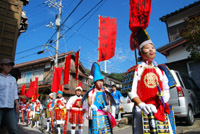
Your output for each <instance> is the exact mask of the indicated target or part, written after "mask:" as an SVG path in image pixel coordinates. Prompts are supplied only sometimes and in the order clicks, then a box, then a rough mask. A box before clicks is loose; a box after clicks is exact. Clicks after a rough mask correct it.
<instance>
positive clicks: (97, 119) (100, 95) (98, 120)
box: [89, 89, 115, 134]
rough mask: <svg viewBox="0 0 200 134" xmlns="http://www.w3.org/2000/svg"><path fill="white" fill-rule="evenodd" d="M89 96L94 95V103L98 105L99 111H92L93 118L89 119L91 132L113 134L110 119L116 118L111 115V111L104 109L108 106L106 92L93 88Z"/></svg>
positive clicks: (91, 133) (90, 133)
mask: <svg viewBox="0 0 200 134" xmlns="http://www.w3.org/2000/svg"><path fill="white" fill-rule="evenodd" d="M95 90H96V91H95ZM89 96H92V104H93V105H95V106H96V107H97V111H95V110H93V111H92V120H89V134H101V133H106V134H112V127H111V122H110V121H111V119H112V120H115V119H114V118H113V117H111V116H112V115H111V113H109V112H104V111H103V108H104V107H105V106H106V94H105V92H104V91H100V92H98V91H97V89H93V91H91V92H90V93H89ZM89 112H90V111H89Z"/></svg>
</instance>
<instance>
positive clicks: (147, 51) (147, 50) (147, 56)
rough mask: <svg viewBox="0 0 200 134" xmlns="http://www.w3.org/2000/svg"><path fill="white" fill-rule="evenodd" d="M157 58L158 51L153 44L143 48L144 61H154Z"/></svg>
mask: <svg viewBox="0 0 200 134" xmlns="http://www.w3.org/2000/svg"><path fill="white" fill-rule="evenodd" d="M155 56H156V50H155V47H154V45H153V44H146V45H144V47H143V48H142V52H141V57H142V59H143V60H144V61H146V60H153V59H154V58H155Z"/></svg>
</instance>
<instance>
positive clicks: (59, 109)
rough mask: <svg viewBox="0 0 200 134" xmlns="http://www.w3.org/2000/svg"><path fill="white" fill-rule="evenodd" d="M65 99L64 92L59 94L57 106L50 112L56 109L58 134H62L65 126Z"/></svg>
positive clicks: (56, 101)
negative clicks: (62, 126)
mask: <svg viewBox="0 0 200 134" xmlns="http://www.w3.org/2000/svg"><path fill="white" fill-rule="evenodd" d="M65 101H66V100H65V99H64V98H63V92H62V91H60V90H59V91H58V92H57V98H56V100H55V104H54V106H53V107H52V108H50V111H52V110H53V109H55V120H56V124H57V129H58V134H61V125H64V122H65V115H64V107H65Z"/></svg>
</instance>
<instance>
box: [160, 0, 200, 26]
mask: <svg viewBox="0 0 200 134" xmlns="http://www.w3.org/2000/svg"><path fill="white" fill-rule="evenodd" d="M199 4H200V0H199V1H197V2H194V3H193V4H190V5H188V6H185V7H183V8H180V9H179V10H176V11H174V12H171V13H170V14H167V15H165V16H163V17H161V18H160V20H161V21H162V22H165V21H166V19H167V18H169V17H171V16H173V15H176V14H178V13H180V12H183V11H185V10H187V9H189V8H192V7H194V6H197V5H199Z"/></svg>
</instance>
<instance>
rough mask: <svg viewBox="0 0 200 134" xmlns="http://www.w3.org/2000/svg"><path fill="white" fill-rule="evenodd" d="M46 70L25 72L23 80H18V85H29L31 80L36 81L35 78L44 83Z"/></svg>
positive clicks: (22, 76) (22, 75)
mask: <svg viewBox="0 0 200 134" xmlns="http://www.w3.org/2000/svg"><path fill="white" fill-rule="evenodd" d="M43 75H44V69H37V70H33V71H25V72H22V74H21V79H19V80H18V82H17V83H18V84H24V83H29V82H30V80H32V81H34V80H35V77H38V81H43Z"/></svg>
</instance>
